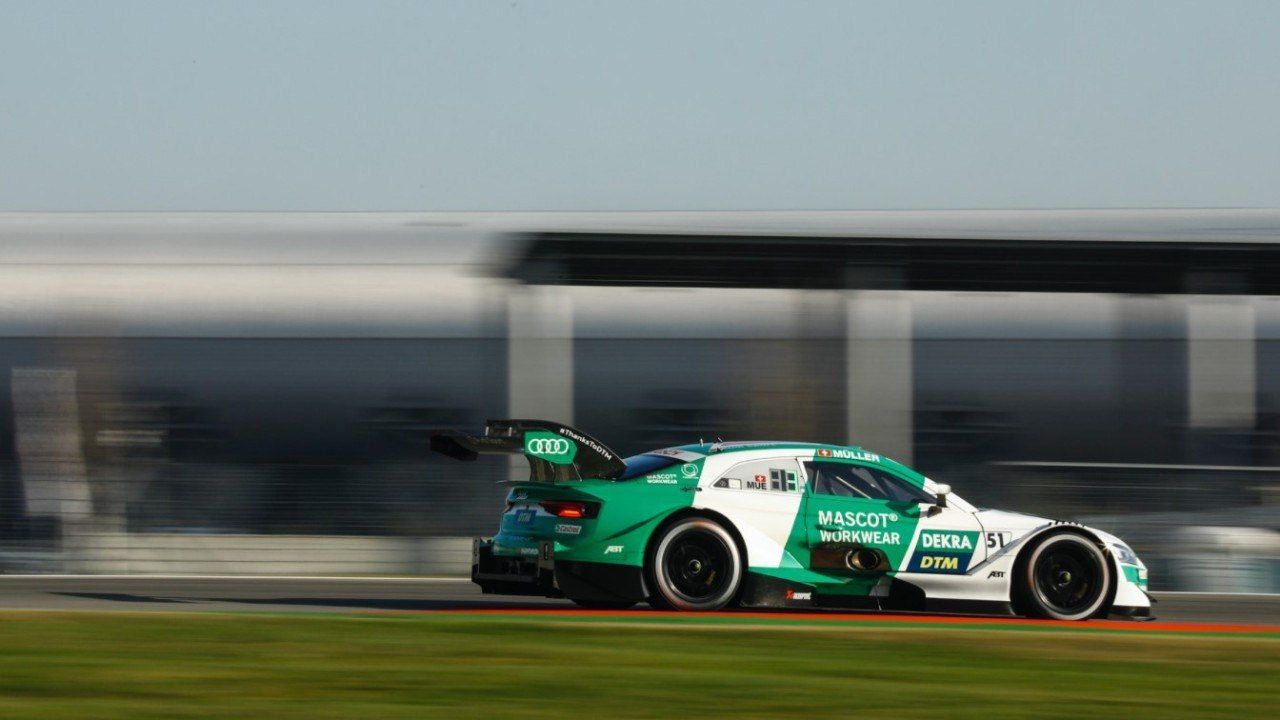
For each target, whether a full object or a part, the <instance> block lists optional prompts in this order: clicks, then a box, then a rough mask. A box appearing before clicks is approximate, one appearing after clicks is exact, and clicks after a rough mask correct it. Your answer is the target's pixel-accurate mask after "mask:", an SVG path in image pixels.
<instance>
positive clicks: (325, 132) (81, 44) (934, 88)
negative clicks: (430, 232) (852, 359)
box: [0, 0, 1280, 210]
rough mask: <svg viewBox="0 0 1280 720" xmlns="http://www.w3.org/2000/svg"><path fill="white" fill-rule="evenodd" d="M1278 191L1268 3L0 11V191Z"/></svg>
mask: <svg viewBox="0 0 1280 720" xmlns="http://www.w3.org/2000/svg"><path fill="white" fill-rule="evenodd" d="M1206 206H1268V207H1275V206H1280V2H1274V1H1267V2H1256V3H1244V2H1238V3H1233V2H1203V3H1181V2H1141V3H1139V2H1129V3H1125V2H1104V3H1081V2H1057V3H1041V2H1032V1H1030V0H1015V1H1011V2H986V3H981V2H974V3H966V2H940V3H912V4H908V5H903V4H899V3H893V2H877V3H866V4H863V3H854V2H833V3H828V2H776V3H764V2H754V1H751V0H737V1H735V2H715V3H712V2H706V3H692V2H675V3H655V2H554V3H553V2H546V3H541V2H529V1H528V0H518V1H517V2H510V1H508V2H497V3H490V2H474V1H473V2H448V3H446V2H440V3H427V2H368V1H364V2H345V3H335V2H320V1H318V0H316V1H312V2H268V1H265V0H254V1H252V2H226V1H222V2H212V1H211V2H206V3H195V2H168V1H166V2H96V1H94V2H90V1H87V0H86V1H85V2H53V1H49V0H38V1H37V0H32V1H31V2H10V1H8V0H0V210H312V209H314V210H466V209H477V210H504V209H512V210H515V209H547V210H611V209H619V210H644V209H807V208H831V209H858V208H969V207H985V208H1006V207H1008V208H1021V207H1206Z"/></svg>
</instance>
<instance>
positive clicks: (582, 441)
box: [526, 428, 614, 460]
mask: <svg viewBox="0 0 1280 720" xmlns="http://www.w3.org/2000/svg"><path fill="white" fill-rule="evenodd" d="M547 434H548V435H549V434H550V433H547ZM560 434H561V435H564V436H565V437H567V438H569V439H570V440H572V441H573V442H575V443H577V444H579V445H586V446H587V447H589V448H591V449H592V450H594V451H596V452H597V453H598V454H600V455H603V456H604V458H605V459H606V460H613V459H614V455H613V453H612V452H610V450H609V448H607V447H605V446H603V445H601V444H600V443H598V442H595V441H594V440H592V439H591V438H589V437H587V436H586V435H583V434H581V433H576V432H574V431H573V430H570V429H569V428H560ZM526 437H527V434H526ZM574 452H577V446H574ZM569 459H570V460H572V459H573V458H572V457H571V458H569Z"/></svg>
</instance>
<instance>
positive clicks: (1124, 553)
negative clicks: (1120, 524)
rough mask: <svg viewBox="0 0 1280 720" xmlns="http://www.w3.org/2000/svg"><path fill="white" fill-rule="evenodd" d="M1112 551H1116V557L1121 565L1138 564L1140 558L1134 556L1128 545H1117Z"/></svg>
mask: <svg viewBox="0 0 1280 720" xmlns="http://www.w3.org/2000/svg"><path fill="white" fill-rule="evenodd" d="M1111 549H1112V550H1114V551H1115V553H1116V557H1117V558H1118V559H1119V560H1120V563H1121V564H1123V565H1137V564H1138V556H1137V555H1134V554H1133V551H1132V550H1130V549H1129V546H1128V545H1124V544H1122V543H1115V544H1113V545H1112V546H1111Z"/></svg>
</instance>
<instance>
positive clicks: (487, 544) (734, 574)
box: [431, 420, 1152, 620]
mask: <svg viewBox="0 0 1280 720" xmlns="http://www.w3.org/2000/svg"><path fill="white" fill-rule="evenodd" d="M431 447H432V449H433V450H435V451H437V452H440V453H443V454H445V455H448V456H450V457H453V458H456V459H460V460H475V459H476V458H477V456H478V455H479V454H481V453H510V454H520V453H522V454H524V455H525V456H526V458H527V459H528V461H529V467H530V474H529V478H528V480H527V481H520V482H514V483H512V484H511V488H510V491H509V493H508V494H507V498H506V511H505V512H504V513H503V515H502V521H501V526H500V528H499V531H498V534H497V535H495V536H493V537H492V538H476V539H475V540H474V542H473V545H472V568H471V577H472V581H473V582H475V583H476V584H478V585H479V586H480V587H481V589H482V590H483V591H484V592H486V593H500V594H507V595H536V596H546V597H565V598H568V599H569V600H572V601H573V602H575V603H577V604H579V605H582V606H585V607H595V608H625V607H630V606H632V605H634V604H636V603H639V602H642V601H644V602H648V603H649V604H650V605H652V606H654V607H657V608H664V609H677V610H718V609H720V608H724V607H727V606H732V605H739V606H745V607H788V608H799V607H832V608H841V607H843V608H864V609H883V610H924V611H951V612H969V613H995V614H1019V615H1028V616H1032V617H1042V618H1053V619H1058V620H1084V619H1087V618H1091V617H1102V616H1106V615H1120V616H1125V617H1134V618H1150V617H1151V602H1152V601H1151V599H1150V596H1149V595H1148V594H1147V591H1146V589H1147V569H1146V567H1145V566H1144V565H1143V564H1142V562H1141V561H1140V560H1138V558H1137V556H1135V555H1134V553H1133V551H1132V550H1130V549H1129V547H1128V546H1127V545H1125V544H1124V542H1122V541H1121V540H1120V539H1119V538H1117V537H1115V536H1113V535H1109V534H1107V533H1105V532H1102V531H1100V530H1097V529H1094V528H1090V527H1085V526H1083V525H1079V524H1076V523H1070V522H1061V521H1054V520H1049V519H1046V518H1041V517H1035V516H1032V515H1025V514H1021V513H1016V512H1006V511H1003V510H989V509H980V508H977V507H974V506H973V505H971V504H969V503H968V502H965V501H964V499H962V498H961V497H960V496H958V495H956V494H955V493H952V492H951V489H950V487H948V486H947V485H943V484H940V483H936V482H934V481H933V480H930V479H929V478H927V477H924V476H923V475H921V474H920V473H918V472H916V471H914V470H912V469H911V468H909V467H906V466H905V465H902V464H900V463H897V462H895V461H893V460H891V459H889V458H887V457H885V456H883V455H880V454H877V453H875V452H871V451H869V450H865V449H863V448H860V447H846V446H839V445H826V444H819V443H800V442H716V443H698V444H693V445H683V446H680V447H671V448H664V449H660V450H653V451H650V452H647V453H643V454H640V455H636V456H633V457H629V458H626V459H622V458H620V457H618V455H617V454H616V453H614V452H613V451H612V450H610V449H609V448H608V447H606V446H605V445H604V444H602V443H600V442H599V441H597V440H596V439H594V438H592V437H591V436H589V435H587V434H586V433H583V432H581V431H579V430H576V429H574V428H571V427H568V426H565V425H561V424H558V423H555V422H549V421H545V420H491V421H489V422H488V423H487V424H486V427H485V433H484V434H483V435H479V436H475V435H467V434H465V433H461V432H456V431H451V432H444V433H437V434H435V435H433V436H432V438H431Z"/></svg>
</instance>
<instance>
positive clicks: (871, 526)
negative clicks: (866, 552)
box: [818, 510, 902, 545]
mask: <svg viewBox="0 0 1280 720" xmlns="http://www.w3.org/2000/svg"><path fill="white" fill-rule="evenodd" d="M896 522H898V514H897V513H891V512H854V511H852V510H846V511H844V512H840V511H833V510H819V511H818V524H819V525H823V526H826V527H820V528H818V540H819V541H820V542H824V543H859V544H861V545H901V544H902V535H901V534H899V533H898V532H896V531H894V530H890V529H888V528H889V527H890V526H891V525H892V524H893V523H896ZM845 527H847V528H849V529H844V528H845Z"/></svg>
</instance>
